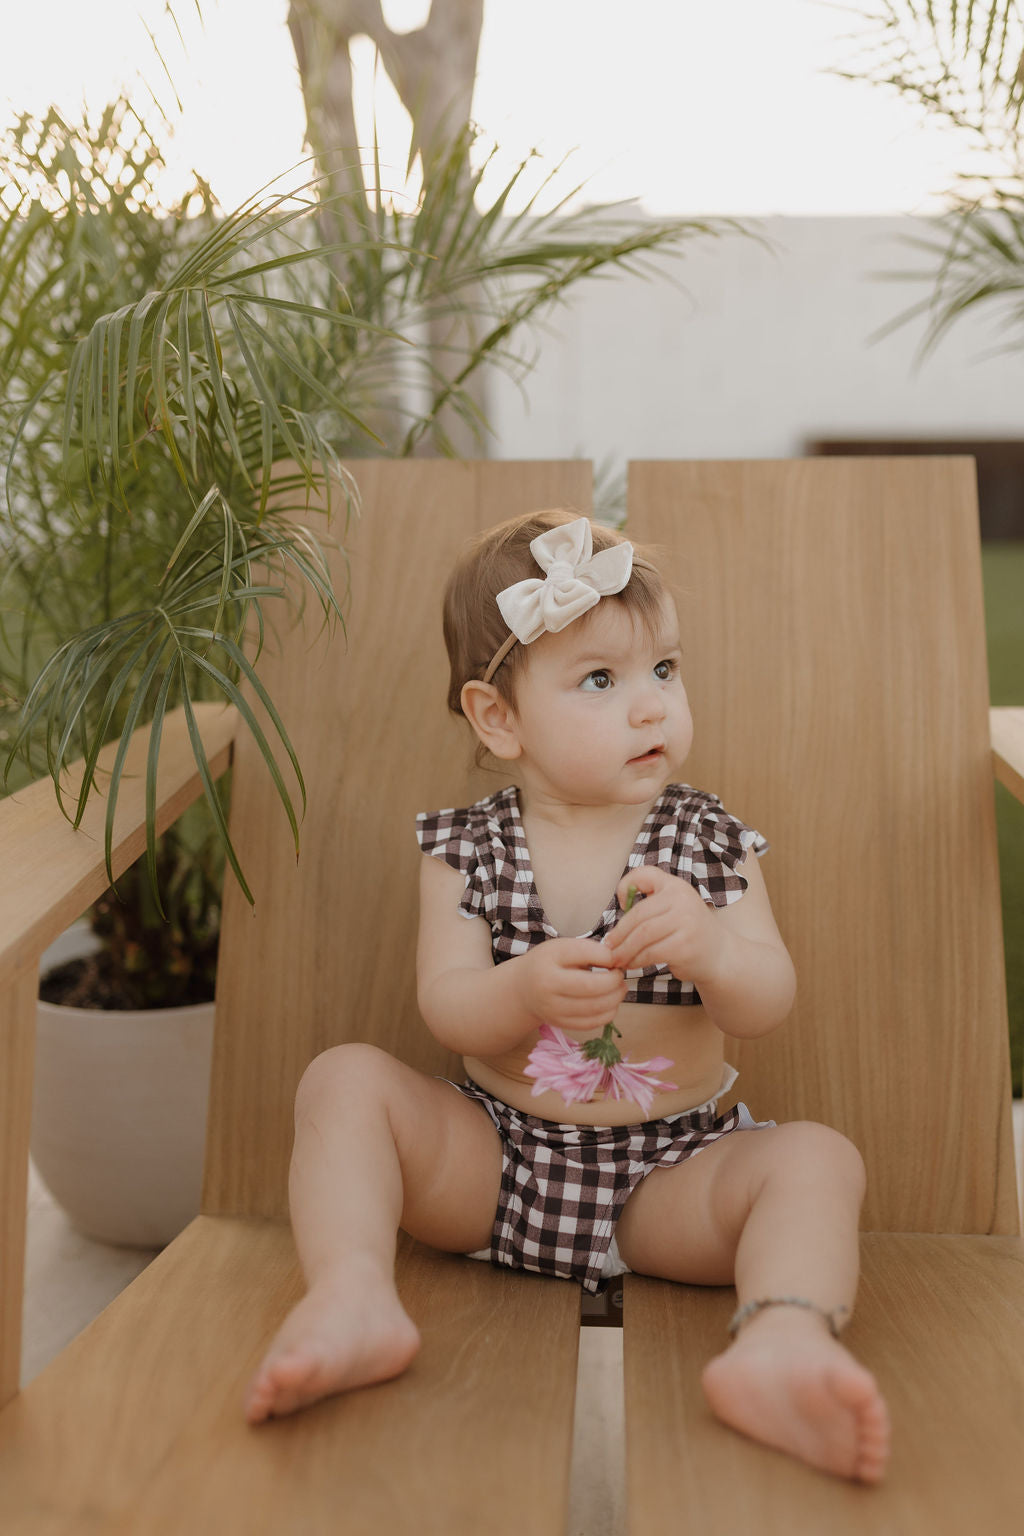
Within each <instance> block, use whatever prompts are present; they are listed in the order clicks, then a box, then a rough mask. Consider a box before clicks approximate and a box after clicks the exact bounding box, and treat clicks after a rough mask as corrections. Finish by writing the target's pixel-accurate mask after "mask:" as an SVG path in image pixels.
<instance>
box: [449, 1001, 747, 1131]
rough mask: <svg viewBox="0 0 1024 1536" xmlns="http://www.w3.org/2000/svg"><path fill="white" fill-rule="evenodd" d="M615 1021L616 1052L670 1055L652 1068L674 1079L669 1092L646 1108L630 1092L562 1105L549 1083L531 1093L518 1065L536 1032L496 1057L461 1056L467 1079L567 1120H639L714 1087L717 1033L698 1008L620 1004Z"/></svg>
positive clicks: (675, 1109)
mask: <svg viewBox="0 0 1024 1536" xmlns="http://www.w3.org/2000/svg"><path fill="white" fill-rule="evenodd" d="M615 1025H616V1028H617V1029H620V1030H621V1031H622V1038H621V1039H616V1042H615V1043H616V1045H617V1046H618V1047H619V1050H620V1051H621V1052H622V1054H623V1056H625V1057H629V1059H630V1060H631V1061H636V1062H641V1061H648V1060H649V1059H650V1058H651V1057H652V1056H667V1057H668V1058H669V1060H670V1061H671V1062H672V1066H671V1067H665V1068H664V1069H663V1070H662V1071H660V1072H656V1073H655V1074H654V1075H655V1076H656V1077H659V1078H661V1079H662V1080H667V1081H668V1082H670V1083H676V1084H677V1085H678V1086H677V1087H676V1088H675V1089H673V1090H672V1091H671V1092H669V1093H656V1094H655V1095H654V1100H653V1102H652V1104H651V1108H650V1110H649V1111H643V1112H642V1111H641V1110H640V1109H639V1108H638V1106H637V1105H636V1104H635V1103H634V1102H633V1101H632V1100H631V1099H594V1100H592V1101H591V1102H589V1103H582V1104H581V1103H574V1104H568V1105H567V1104H566V1102H565V1100H564V1099H563V1098H562V1095H561V1094H560V1093H555V1092H554V1091H553V1090H551V1089H547V1090H545V1092H543V1093H540V1094H538V1095H537V1096H536V1098H535V1097H534V1095H533V1089H534V1080H533V1078H531V1077H527V1076H526V1072H525V1068H526V1065H527V1063H528V1061H529V1056H530V1052H531V1051H532V1049H533V1047H534V1046H535V1045H536V1043H537V1040H538V1038H539V1036H538V1035H529V1036H528V1037H527V1038H526V1039H525V1040H524V1041H523V1042H522V1044H521V1045H518V1046H517V1047H516V1049H515V1050H514V1051H508V1052H506V1053H505V1055H503V1056H488V1057H477V1056H466V1057H464V1058H463V1061H464V1064H465V1068H466V1071H467V1073H468V1074H469V1076H470V1077H471V1078H472V1079H473V1080H474V1082H477V1083H479V1084H480V1086H481V1088H486V1090H487V1092H488V1093H492V1094H494V1096H495V1098H498V1099H501V1100H502V1101H503V1102H504V1103H506V1104H511V1105H512V1106H513V1108H514V1109H521V1110H523V1111H525V1112H526V1113H527V1114H530V1115H539V1116H540V1117H541V1118H542V1119H544V1120H562V1121H574V1122H575V1123H576V1124H578V1125H631V1124H635V1122H636V1121H637V1120H641V1119H644V1120H654V1119H658V1118H660V1117H661V1116H662V1115H675V1114H678V1113H679V1112H680V1111H681V1110H684V1109H693V1108H695V1107H696V1105H698V1104H704V1103H705V1102H706V1101H707V1100H708V1099H710V1098H713V1097H714V1096H715V1094H716V1093H717V1092H718V1090H719V1088H720V1087H721V1083H722V1067H723V1062H724V1043H723V1037H722V1035H721V1033H720V1032H719V1030H717V1029H716V1028H715V1027H714V1025H713V1024H712V1023H711V1022H710V1020H709V1019H708V1018H707V1016H706V1015H705V1013H704V1009H703V1008H701V1007H699V1006H698V1007H693V1008H682V1007H679V1006H673V1005H672V1004H658V1003H624V1004H623V1006H622V1007H621V1008H620V1009H619V1012H618V1015H617V1017H616V1020H615ZM595 1033H597V1032H596V1031H595ZM566 1034H567V1035H568V1038H569V1039H570V1040H573V1041H578V1042H579V1043H581V1044H582V1042H583V1041H584V1040H587V1039H590V1038H591V1036H590V1035H580V1034H570V1033H569V1031H566Z"/></svg>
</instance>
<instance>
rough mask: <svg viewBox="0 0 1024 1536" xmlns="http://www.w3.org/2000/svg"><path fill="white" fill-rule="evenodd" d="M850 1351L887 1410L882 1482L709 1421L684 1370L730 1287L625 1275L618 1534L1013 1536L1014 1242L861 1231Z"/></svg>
mask: <svg viewBox="0 0 1024 1536" xmlns="http://www.w3.org/2000/svg"><path fill="white" fill-rule="evenodd" d="M862 1250H863V1277H862V1282H861V1288H860V1291H859V1293H858V1301H857V1311H856V1315H855V1317H854V1318H853V1321H852V1322H851V1324H850V1327H849V1330H848V1332H847V1335H846V1337H847V1342H848V1343H849V1345H850V1348H851V1350H852V1351H853V1352H854V1354H856V1355H857V1357H858V1358H859V1359H860V1360H862V1361H863V1362H864V1364H865V1365H867V1367H868V1368H869V1369H870V1370H871V1371H872V1372H873V1373H874V1374H875V1376H876V1378H877V1380H878V1382H879V1385H880V1386H881V1388H882V1391H883V1392H884V1394H885V1396H886V1398H887V1399H888V1402H889V1407H890V1411H891V1414H892V1435H893V1450H892V1461H891V1464H890V1469H889V1474H888V1477H887V1479H886V1481H885V1482H883V1483H882V1484H881V1485H879V1486H878V1487H876V1488H866V1487H862V1486H859V1485H852V1484H848V1483H846V1482H844V1481H843V1480H841V1479H838V1478H833V1477H831V1476H829V1475H827V1474H825V1473H820V1472H817V1471H815V1470H813V1469H811V1468H807V1467H804V1466H802V1465H800V1464H799V1463H797V1462H795V1461H792V1460H790V1458H789V1457H787V1456H783V1455H781V1454H779V1453H778V1452H776V1451H772V1450H769V1449H767V1448H765V1447H762V1446H759V1445H757V1444H755V1443H754V1442H752V1441H750V1440H748V1439H746V1438H745V1437H744V1436H742V1435H739V1434H736V1433H734V1432H733V1431H731V1430H729V1429H727V1428H725V1427H724V1426H723V1425H722V1424H720V1423H719V1422H718V1421H717V1420H716V1419H715V1418H714V1417H713V1415H712V1414H711V1411H710V1409H709V1408H708V1407H707V1404H706V1402H705V1400H704V1396H703V1393H702V1390H701V1386H700V1372H701V1369H702V1367H703V1366H704V1364H705V1363H706V1362H707V1361H708V1360H709V1359H710V1358H711V1356H712V1355H715V1354H718V1353H720V1351H721V1350H722V1348H723V1347H724V1345H725V1343H726V1342H727V1338H726V1326H727V1324H728V1321H729V1318H730V1316H731V1314H732V1311H733V1309H734V1307H735V1304H736V1298H735V1293H734V1292H733V1290H732V1289H731V1288H728V1287H722V1288H721V1289H718V1288H716V1289H714V1290H704V1289H701V1288H695V1287H691V1286H673V1285H668V1284H665V1283H664V1282H662V1281H656V1280H649V1279H644V1278H641V1277H640V1276H635V1275H634V1276H627V1278H626V1285H625V1301H624V1327H625V1337H624V1341H623V1344H624V1356H625V1377H626V1424H627V1458H628V1479H629V1498H630V1511H631V1523H630V1536H655V1533H661V1532H663V1531H666V1530H673V1529H679V1528H680V1520H681V1517H682V1512H684V1511H685V1520H686V1529H687V1530H694V1531H697V1530H701V1529H710V1528H711V1524H712V1523H713V1527H714V1529H715V1530H716V1532H718V1533H719V1536H733V1533H739V1532H744V1533H746V1532H749V1531H757V1532H758V1533H759V1536H776V1533H777V1536H783V1533H785V1536H821V1533H822V1532H825V1531H827V1532H828V1536H864V1532H866V1531H870V1532H871V1533H872V1536H917V1533H918V1532H920V1533H922V1536H963V1532H964V1531H969V1530H985V1529H990V1530H1016V1529H1018V1528H1019V1525H1020V1519H1021V1500H1020V1487H1021V1465H1022V1462H1024V1376H1022V1374H1021V1361H1022V1360H1024V1243H1022V1242H1021V1240H1020V1239H1019V1238H1014V1237H974V1236H969V1237H964V1236H930V1235H920V1234H916V1233H915V1234H909V1235H904V1234H887V1233H871V1234H866V1235H865V1236H864V1237H863V1240H862Z"/></svg>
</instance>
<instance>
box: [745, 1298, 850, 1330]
mask: <svg viewBox="0 0 1024 1536" xmlns="http://www.w3.org/2000/svg"><path fill="white" fill-rule="evenodd" d="M765 1307H806V1308H807V1310H808V1311H809V1312H817V1314H818V1316H819V1317H823V1318H824V1319H825V1321H826V1323H827V1324H828V1329H829V1333H831V1335H832V1337H833V1338H834V1339H838V1337H839V1334H840V1331H841V1330H842V1329H843V1328H844V1327H845V1326H846V1323H847V1322H848V1321H849V1316H850V1309H849V1307H833V1308H832V1311H831V1312H828V1311H826V1309H825V1308H824V1307H819V1306H818V1304H817V1302H815V1301H808V1300H807V1298H806V1297H804V1296H762V1297H760V1298H759V1299H758V1300H757V1301H748V1302H747V1303H746V1305H745V1306H742V1307H740V1309H739V1311H738V1312H735V1313H734V1314H733V1318H732V1321H731V1322H730V1324H729V1337H730V1339H734V1338H735V1337H736V1335H737V1334H738V1333H739V1331H740V1329H741V1328H742V1327H743V1324H744V1323H746V1322H749V1320H750V1319H751V1318H752V1317H754V1316H755V1314H756V1313H758V1312H763V1311H764V1309H765Z"/></svg>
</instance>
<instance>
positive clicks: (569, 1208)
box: [446, 1078, 772, 1292]
mask: <svg viewBox="0 0 1024 1536" xmlns="http://www.w3.org/2000/svg"><path fill="white" fill-rule="evenodd" d="M446 1081H450V1079H446ZM452 1086H453V1087H454V1088H458V1090H459V1092H460V1093H463V1094H465V1096H466V1097H467V1098H468V1099H475V1100H477V1101H478V1102H479V1103H481V1104H482V1105H483V1106H484V1108H485V1109H486V1111H487V1113H488V1114H489V1115H490V1117H491V1119H492V1121H493V1122H494V1124H495V1126H496V1127H497V1129H498V1133H499V1135H500V1136H501V1141H502V1152H503V1159H502V1173H501V1195H500V1198H499V1200H498V1209H497V1212H496V1214H495V1218H494V1228H493V1231H492V1233H491V1245H490V1260H491V1263H492V1264H498V1265H502V1266H504V1267H506V1268H509V1269H526V1270H530V1271H532V1272H534V1273H536V1274H540V1275H556V1276H558V1277H559V1278H561V1279H566V1280H577V1281H579V1283H580V1285H581V1286H582V1287H583V1289H584V1290H585V1291H590V1292H594V1291H597V1290H598V1289H599V1288H600V1284H601V1278H602V1269H603V1266H604V1258H605V1254H606V1253H607V1252H608V1248H609V1245H610V1243H611V1240H612V1237H613V1236H614V1234H615V1223H616V1222H617V1221H618V1219H619V1216H620V1214H621V1212H622V1207H623V1206H624V1205H625V1203H626V1201H627V1200H628V1199H629V1196H630V1195H631V1194H632V1192H633V1190H634V1189H635V1188H636V1186H637V1185H638V1184H639V1183H640V1182H641V1180H642V1179H644V1178H646V1176H647V1174H648V1173H650V1172H651V1170H652V1169H653V1168H671V1167H674V1166H675V1165H676V1164H677V1163H682V1162H685V1161H686V1159H687V1158H688V1157H693V1155H694V1154H695V1153H696V1152H700V1151H702V1150H703V1148H704V1147H708V1146H711V1144H712V1143H713V1142H716V1141H719V1140H721V1138H722V1137H723V1136H728V1135H729V1133H730V1132H731V1131H735V1130H738V1129H740V1128H741V1126H745V1127H748V1128H753V1127H755V1126H756V1127H757V1128H758V1129H761V1128H762V1127H763V1126H768V1125H770V1124H771V1123H772V1122H771V1121H763V1122H757V1121H752V1120H751V1118H750V1113H749V1111H748V1110H746V1108H745V1106H743V1105H736V1107H735V1108H733V1109H730V1110H727V1111H726V1112H725V1114H724V1115H716V1114H715V1106H714V1105H711V1106H710V1107H708V1108H701V1109H691V1110H684V1111H683V1112H682V1113H681V1114H678V1115H668V1116H666V1117H665V1118H664V1119H660V1120H645V1121H643V1122H642V1123H640V1124H638V1125H614V1126H600V1125H599V1126H593V1125H572V1124H563V1123H561V1122H559V1121H554V1120H541V1119H540V1118H539V1116H537V1115H528V1114H525V1113H524V1112H523V1111H522V1110H518V1109H513V1108H512V1107H511V1106H510V1105H508V1104H505V1103H503V1102H502V1101H501V1100H500V1099H496V1098H494V1097H493V1096H492V1095H491V1094H489V1093H487V1092H486V1091H485V1090H484V1089H483V1088H481V1087H480V1085H479V1084H478V1083H474V1082H473V1080H472V1078H467V1080H466V1081H465V1082H464V1083H452ZM481 1257H482V1254H481Z"/></svg>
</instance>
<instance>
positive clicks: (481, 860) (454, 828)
mask: <svg viewBox="0 0 1024 1536" xmlns="http://www.w3.org/2000/svg"><path fill="white" fill-rule="evenodd" d="M416 835H417V837H418V838H419V843H420V847H421V848H422V849H423V852H424V853H429V854H432V855H433V856H434V857H435V858H441V859H444V860H445V862H446V863H448V864H451V865H452V867H453V868H455V869H458V870H461V872H462V873H463V874H464V875H465V877H466V888H465V891H464V893H463V896H462V900H461V902H460V903H459V910H460V912H462V913H463V914H464V915H465V916H466V917H483V918H486V920H487V921H488V922H489V923H490V925H491V935H492V938H491V950H492V954H493V956H494V963H495V965H498V964H500V963H501V962H502V961H503V960H511V959H512V958H513V957H514V956H515V955H524V954H526V952H527V950H528V949H530V948H531V946H532V945H534V944H542V943H543V942H544V940H545V939H554V938H557V937H558V933H557V931H556V930H555V929H554V928H553V927H552V926H551V924H550V923H549V922H548V921H547V919H546V917H545V916H544V909H543V907H542V906H541V902H540V897H539V895H538V893H537V887H536V884H535V883H534V878H533V870H532V868H531V864H530V852H529V849H528V847H527V845H526V834H525V831H524V829H523V822H522V817H521V815H520V811H519V793H518V790H517V789H516V786H515V785H514V784H511V785H509V786H508V788H507V789H502V790H499V791H498V792H497V794H494V795H488V796H487V798H486V799H484V800H478V801H477V802H476V804H475V805H470V806H463V807H459V808H453V809H451V810H445V811H434V812H426V811H424V812H421V813H420V815H419V816H417V818H416ZM750 848H753V850H754V852H755V853H756V854H758V855H760V854H762V853H765V852H766V851H767V849H768V843H767V841H766V840H765V839H764V838H763V837H762V836H761V834H760V832H755V831H753V830H752V829H751V828H750V827H748V826H746V825H744V823H743V822H742V821H737V819H736V818H735V817H734V816H730V815H729V814H728V812H727V811H725V810H723V808H722V802H721V801H720V800H719V799H718V797H717V796H716V795H709V794H706V793H705V792H704V791H703V790H699V789H693V788H692V787H691V786H690V785H689V784H669V785H667V786H666V788H665V789H664V790H663V791H662V793H661V794H660V795H659V797H658V799H657V800H656V801H655V803H654V805H653V806H652V808H651V810H650V812H649V813H648V815H647V818H646V820H645V821H644V824H643V826H642V827H641V829H640V832H639V835H638V836H637V840H636V842H635V844H634V845H633V851H632V853H631V854H630V856H629V860H628V862H627V865H626V871H627V872H628V870H630V869H635V868H636V867H637V866H638V865H640V864H657V865H659V866H660V867H661V868H662V869H664V870H667V871H668V872H669V873H671V874H675V875H679V876H681V877H682V878H683V879H684V880H689V882H690V884H691V885H692V886H693V887H694V888H695V890H697V891H698V892H699V894H700V895H701V896H702V897H703V899H704V900H705V901H706V902H707V903H708V905H709V906H713V907H724V906H728V905H729V904H730V903H731V902H734V901H738V900H739V899H740V897H741V896H742V895H743V892H744V891H745V890H746V888H747V882H746V879H745V877H744V876H743V875H741V874H739V873H738V871H737V865H738V864H740V862H741V861H742V860H743V858H744V857H745V855H746V853H747V850H748V849H750ZM620 915H621V913H620V909H619V904H618V902H617V901H616V899H615V894H614V892H613V893H612V895H611V897H610V899H609V902H608V905H607V907H606V908H605V910H604V912H603V913H602V915H601V920H600V922H599V923H598V925H597V927H596V928H594V929H592V931H591V932H590V933H589V934H584V935H582V937H584V938H593V939H603V938H604V936H605V934H607V933H609V932H610V931H611V929H612V928H613V927H614V926H615V924H616V922H617V921H618V918H619V917H620ZM626 977H627V980H628V981H629V982H630V988H629V991H628V992H627V993H626V997H625V1001H626V1002H627V1003H674V1004H694V1003H699V1002H700V996H699V994H698V993H697V991H696V989H695V988H694V985H693V982H692V981H679V980H678V979H677V978H676V977H675V976H673V975H672V973H671V971H670V970H669V969H668V967H667V966H655V965H650V966H645V967H644V968H643V969H642V970H634V971H627V972H626Z"/></svg>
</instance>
